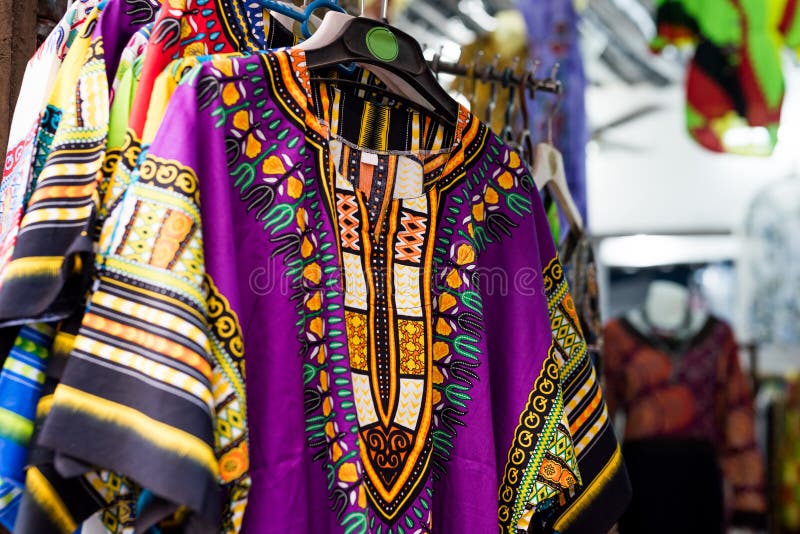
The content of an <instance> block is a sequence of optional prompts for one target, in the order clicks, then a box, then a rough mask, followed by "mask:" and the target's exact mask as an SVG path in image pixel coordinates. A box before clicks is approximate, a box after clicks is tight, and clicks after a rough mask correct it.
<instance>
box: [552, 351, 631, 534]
mask: <svg viewBox="0 0 800 534" xmlns="http://www.w3.org/2000/svg"><path fill="white" fill-rule="evenodd" d="M571 368H572V371H571V372H570V373H569V375H568V376H567V377H566V379H565V381H564V384H565V387H564V402H565V409H566V413H567V418H568V420H569V423H570V433H571V434H572V438H573V443H574V447H575V454H576V456H577V459H578V468H579V470H580V474H581V479H582V484H581V487H580V488H578V492H577V493H576V494H575V495H574V496H573V497H572V498H570V499H567V501H566V503H565V504H564V505H563V506H561V507H560V509H559V511H558V513H557V514H556V516H555V517H554V518H553V521H554V523H553V524H552V525H553V528H554V530H555V531H556V532H560V533H562V534H568V533H581V532H589V531H591V532H594V531H597V532H601V531H602V532H606V531H608V530H609V529H610V528H611V527H612V526H613V525H614V523H616V521H617V520H618V519H619V517H620V516H621V515H622V512H624V511H625V508H626V507H627V505H628V501H629V500H630V496H631V487H630V482H629V480H628V475H627V472H626V470H625V465H624V463H623V462H622V457H621V453H620V448H619V443H618V441H617V438H616V436H615V435H614V430H613V428H612V426H611V419H610V417H609V414H608V408H607V406H606V403H605V400H604V398H603V391H602V388H601V386H600V383H599V380H598V378H597V372H596V370H595V367H594V365H593V364H592V362H591V359H590V357H589V355H588V354H586V353H584V354H583V355H582V356H581V358H580V359H579V361H577V362H575V364H574V365H572V366H571Z"/></svg>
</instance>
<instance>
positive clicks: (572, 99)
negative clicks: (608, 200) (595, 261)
mask: <svg viewBox="0 0 800 534" xmlns="http://www.w3.org/2000/svg"><path fill="white" fill-rule="evenodd" d="M515 4H516V7H517V9H519V10H520V12H521V13H522V15H523V16H524V17H525V23H526V25H527V27H528V55H529V57H531V58H533V59H535V60H536V61H537V62H539V70H540V72H546V73H549V72H550V71H551V70H552V68H553V67H554V66H555V65H556V64H558V65H559V69H558V75H557V78H558V79H559V80H560V81H561V82H562V84H563V88H564V94H563V95H561V96H560V97H556V96H554V95H548V94H542V93H536V97H535V98H530V97H529V95H526V98H528V113H529V115H530V124H531V134H532V135H533V138H534V140H535V141H546V140H547V139H548V133H549V128H550V125H549V124H548V118H549V117H552V142H553V144H554V145H555V146H556V148H558V149H559V151H561V154H562V155H563V156H564V171H565V173H566V176H567V184H568V185H569V190H570V193H571V194H572V198H573V200H574V201H575V205H576V206H577V207H578V211H580V213H581V215H582V216H583V220H584V221H585V220H587V213H586V143H587V141H588V135H589V134H588V131H587V129H586V109H585V102H584V92H585V89H586V76H585V75H584V72H583V59H582V58H581V51H580V46H579V34H578V15H577V13H576V12H575V7H574V5H573V1H572V0H546V1H543V2H542V1H537V2H529V1H518V2H516V3H515Z"/></svg>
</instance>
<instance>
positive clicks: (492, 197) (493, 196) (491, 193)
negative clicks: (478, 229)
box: [483, 187, 500, 204]
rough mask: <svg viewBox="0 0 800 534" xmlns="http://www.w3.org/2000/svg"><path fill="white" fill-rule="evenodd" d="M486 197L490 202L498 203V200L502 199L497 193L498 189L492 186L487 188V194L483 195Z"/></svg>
mask: <svg viewBox="0 0 800 534" xmlns="http://www.w3.org/2000/svg"><path fill="white" fill-rule="evenodd" d="M483 198H485V199H486V202H488V203H489V204H497V201H498V200H500V197H499V196H498V195H497V191H495V190H494V188H492V187H488V188H486V194H485V195H484V196H483Z"/></svg>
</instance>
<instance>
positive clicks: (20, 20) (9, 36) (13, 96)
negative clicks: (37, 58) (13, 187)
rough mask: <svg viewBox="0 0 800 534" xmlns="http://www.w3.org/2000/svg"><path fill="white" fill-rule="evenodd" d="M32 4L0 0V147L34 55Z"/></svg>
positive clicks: (33, 0) (24, 0)
mask: <svg viewBox="0 0 800 534" xmlns="http://www.w3.org/2000/svg"><path fill="white" fill-rule="evenodd" d="M36 4H37V2H36V0H0V147H2V148H3V153H4V154H5V148H6V146H7V145H8V129H9V127H10V126H11V118H12V117H13V115H14V106H15V105H16V103H17V96H18V95H19V87H20V85H21V84H22V76H23V74H24V73H25V66H26V65H27V63H28V59H29V58H30V57H31V55H33V53H34V52H35V51H36V11H37V9H36V7H37V5H36Z"/></svg>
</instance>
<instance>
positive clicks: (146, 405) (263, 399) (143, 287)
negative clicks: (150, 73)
mask: <svg viewBox="0 0 800 534" xmlns="http://www.w3.org/2000/svg"><path fill="white" fill-rule="evenodd" d="M189 78H190V83H188V84H186V85H183V86H181V87H179V88H178V90H177V92H176V94H175V95H174V97H173V99H172V102H171V103H170V106H169V109H168V111H167V114H166V116H165V118H164V124H163V125H162V127H161V129H160V130H159V132H158V134H157V136H156V139H155V140H154V142H153V144H152V146H151V147H150V150H149V152H148V154H147V156H146V158H145V160H144V162H143V163H142V166H141V168H140V169H139V170H138V175H139V177H138V179H137V180H135V181H134V182H133V183H132V184H131V185H130V186H129V187H128V190H127V192H126V194H125V195H124V198H123V201H122V204H121V205H120V208H119V209H118V210H116V212H118V213H119V215H120V219H119V221H118V222H116V223H115V224H114V225H113V226H115V227H116V228H117V231H113V230H112V231H109V232H104V234H103V235H102V237H101V243H100V247H101V250H104V251H107V253H106V256H105V262H104V265H103V269H102V270H101V272H100V273H99V283H98V285H97V290H96V291H95V292H94V293H93V295H92V301H91V305H90V306H91V307H90V308H89V313H88V314H87V315H86V317H84V322H83V326H82V328H81V332H80V334H79V336H78V337H77V339H76V340H75V350H73V353H72V356H71V359H70V362H69V365H68V366H67V369H66V370H65V373H64V376H63V378H62V383H61V384H60V385H59V386H58V388H57V389H56V392H55V394H54V397H53V404H52V408H51V411H50V415H49V417H48V419H47V420H46V422H45V425H44V429H43V432H42V437H41V440H42V442H43V443H45V444H46V445H47V446H49V447H52V448H53V449H55V450H57V451H60V452H62V453H65V454H68V455H70V456H73V457H75V458H79V459H81V460H82V461H84V462H87V463H91V464H97V465H103V466H108V467H110V468H112V469H115V470H118V471H120V472H124V473H126V474H128V475H130V476H131V477H132V478H134V479H136V480H138V481H140V482H142V483H143V484H144V485H145V486H146V487H147V488H149V489H151V490H152V491H153V492H154V493H156V494H158V495H160V496H162V497H165V498H167V499H169V500H171V501H173V502H175V503H180V504H184V505H186V506H187V507H188V508H189V509H190V510H192V511H194V512H196V514H197V519H198V520H202V521H203V522H204V524H206V525H209V528H214V529H218V528H219V527H218V526H216V525H218V521H219V517H220V511H219V508H217V507H216V506H215V504H214V503H217V502H219V497H218V491H219V490H218V482H219V481H220V480H221V481H223V482H226V481H231V480H245V478H246V479H247V480H249V479H250V478H252V488H251V489H250V497H249V500H250V505H249V506H248V508H247V514H246V515H245V517H244V521H245V522H244V529H245V531H247V530H248V529H249V530H252V531H254V532H257V531H260V530H259V529H260V528H261V529H263V526H264V525H270V527H272V528H274V529H275V530H280V531H285V530H287V529H290V530H292V531H301V532H302V531H308V532H312V531H313V532H328V531H330V532H340V531H343V530H347V529H352V530H353V531H361V532H376V531H377V530H378V527H379V525H383V526H382V527H381V530H384V531H385V530H386V528H387V527H388V525H390V524H391V525H396V526H401V527H402V528H403V529H406V528H407V529H409V530H411V529H412V528H421V527H425V528H430V527H431V526H434V528H435V529H436V530H439V529H447V530H449V529H456V530H458V531H459V532H487V531H494V530H496V529H497V524H498V520H499V521H500V524H501V526H502V528H503V530H504V531H507V532H515V529H516V528H517V526H518V525H519V526H520V528H526V527H527V526H528V524H529V522H530V520H531V518H532V517H533V516H534V512H535V511H536V508H537V507H538V506H539V504H541V503H543V502H545V501H547V500H548V499H552V498H557V497H558V496H559V495H560V494H562V493H563V492H565V491H567V490H569V488H570V487H573V486H575V485H576V484H577V483H578V482H579V481H580V479H579V474H578V472H577V466H576V460H575V456H574V453H573V447H572V444H571V441H572V440H571V434H570V431H569V426H570V425H571V424H575V423H573V422H572V421H570V419H569V416H568V414H567V413H566V412H565V410H564V406H563V401H562V388H561V386H560V385H559V384H561V381H562V378H563V377H565V376H569V374H570V372H572V367H573V365H575V366H576V367H578V368H580V367H581V365H584V364H585V362H586V361H587V359H586V352H585V345H584V344H583V342H582V340H581V337H580V328H579V326H578V323H577V318H576V317H575V316H574V307H573V305H572V302H571V299H570V298H569V296H568V293H567V291H566V284H565V282H564V281H563V272H562V270H561V268H560V267H559V266H558V263H557V260H556V259H555V253H554V251H553V247H552V243H551V241H550V239H549V236H548V231H547V224H546V221H545V219H544V216H543V213H542V209H541V205H540V203H539V201H538V200H537V199H536V198H531V194H534V193H531V191H532V190H533V184H532V181H531V180H530V178H529V177H528V176H527V175H526V173H525V171H524V169H523V167H522V166H521V162H520V161H519V158H518V156H517V155H516V153H514V152H511V151H509V150H508V149H507V148H506V147H504V146H503V145H502V143H500V141H499V139H498V138H496V137H495V136H493V135H491V134H489V133H488V131H487V130H486V128H485V127H484V126H483V125H481V124H480V123H479V122H478V121H477V120H475V119H474V118H472V117H471V116H469V114H468V113H467V112H466V111H465V110H463V109H462V111H461V115H460V120H459V124H458V126H457V127H456V128H455V130H451V129H449V128H445V127H441V126H436V125H435V124H433V123H432V122H430V121H429V120H427V119H425V118H424V117H423V116H420V115H419V114H417V113H413V112H410V111H405V110H403V109H395V108H386V107H381V106H376V105H374V104H371V103H368V102H366V101H363V100H361V99H359V98H358V97H355V96H353V95H351V94H349V93H343V92H340V91H335V90H331V89H329V88H326V87H320V88H316V89H315V90H314V91H312V89H311V87H310V84H309V79H308V72H307V70H306V67H305V60H304V55H303V53H302V52H301V51H296V50H285V51H281V52H275V53H272V54H267V55H265V56H251V57H245V58H234V59H219V60H215V61H214V62H213V63H211V64H209V63H205V64H204V65H203V66H202V67H200V68H199V70H196V71H192V73H191V74H190V75H189ZM370 117H374V118H373V119H370ZM450 147H452V149H451V148H450ZM362 154H363V155H364V156H363V157H364V158H365V159H364V162H363V163H362V162H361V158H362ZM373 154H374V156H373ZM375 157H377V161H375V159H374V158H375ZM370 162H373V163H374V165H373V164H371V163H370ZM359 168H360V169H362V170H361V171H360V172H355V171H357V170H358V169H359ZM320 169H322V172H320ZM423 177H424V179H425V182H426V183H425V185H423V183H422V181H421V180H422V179H423ZM534 197H535V194H534ZM212 198H213V199H214V201H213V202H210V201H205V202H204V201H203V199H212ZM157 214H161V215H157ZM114 217H116V215H112V218H111V219H109V221H107V224H106V225H105V226H106V227H107V228H108V227H109V225H110V222H111V221H112V219H113V218H114ZM201 222H202V230H201ZM539 228H544V230H542V231H540V230H539ZM234 235H235V236H237V237H236V238H235V239H231V236H234ZM537 236H539V245H538V246H537V247H531V246H530V240H531V239H536V238H537ZM542 236H545V237H546V238H545V239H544V240H542V239H541V237H542ZM143 238H144V239H146V240H148V241H149V242H150V243H152V246H148V247H144V248H143V247H141V246H139V245H137V243H139V242H140V240H141V239H143ZM486 250H492V254H488V253H486V254H484V251H486ZM365 265H366V267H364V266H365ZM481 269H486V271H485V272H499V271H501V270H505V272H509V273H520V272H522V273H523V274H524V273H525V272H527V271H526V269H528V270H530V276H529V277H526V276H523V275H522V274H519V275H518V276H517V277H516V278H514V281H516V282H517V283H522V284H529V285H531V287H530V288H529V289H530V291H527V290H525V288H520V287H518V286H515V290H514V291H510V292H509V291H502V290H499V289H498V291H494V292H493V291H491V290H487V289H486V288H485V287H482V284H481V283H480V278H479V276H478V274H479V272H480V271H481ZM342 272H343V273H344V279H343V280H341V279H340V273H342ZM507 282H508V283H511V280H507ZM342 283H344V287H342V285H341V284H342ZM542 283H544V284H545V285H544V287H542V286H541V285H539V284H542ZM545 288H547V295H549V299H547V298H546V297H545ZM500 289H502V288H500ZM548 304H549V307H548ZM548 308H549V309H548ZM137 318H145V320H146V323H142V322H141V321H140V320H139V319H137ZM489 322H491V324H489ZM554 325H555V326H557V328H556V329H555V336H554V334H553V328H554ZM140 332H148V334H149V335H142V333H140ZM205 347H208V348H210V353H211V354H212V356H213V358H212V360H211V362H210V363H209V362H207V361H206V360H205V359H203V358H202V357H200V355H202V354H205V351H207V350H209V349H206V348H205ZM521 353H524V354H530V355H531V356H530V357H529V358H525V359H520V358H518V357H517V355H518V354H521ZM245 354H247V355H248V356H247V365H246V367H247V385H248V386H249V397H248V398H247V403H246V405H245V404H244V403H243V402H242V401H243V399H244V398H245V397H244V395H243V383H242V377H243V376H244V372H243V371H244V367H245V362H244V361H243V359H242V358H243V356H244V355H245ZM488 354H492V358H491V360H490V359H488V356H487V355H488ZM251 355H252V356H251ZM287 355H288V356H289V357H288V358H287ZM293 355H297V357H295V356H293ZM489 361H491V362H492V372H491V373H490V372H489V368H488V367H489ZM573 362H574V363H573ZM145 369H147V370H149V371H150V372H148V373H147V377H148V379H149V380H148V381H144V380H142V377H143V375H142V374H141V373H142V371H143V370H145ZM589 369H590V371H591V367H589ZM559 370H561V371H559ZM588 376H591V377H592V378H593V377H594V375H593V372H589V373H587V378H583V379H584V380H587V381H588ZM532 387H533V390H531V388H532ZM588 389H592V388H588ZM593 391H597V390H596V389H594V390H593ZM576 404H580V398H579V399H578V400H577V401H576ZM598 407H599V408H598ZM595 411H599V413H604V412H605V409H604V405H603V403H602V401H600V402H596V403H594V406H593V407H592V410H591V414H593V413H594V412H595ZM571 413H572V414H573V415H576V416H577V413H576V411H574V410H573V412H571ZM214 420H216V421H217V426H218V428H217V429H216V431H217V434H216V435H217V436H218V441H217V440H215V439H214V435H215V429H214V428H212V427H211V422H212V421H214ZM577 424H578V426H580V424H581V422H580V421H578V423H577ZM243 427H247V428H248V429H249V430H250V437H249V447H248V445H247V443H248V442H247V441H245V435H244V434H243V433H242V428H243ZM153 428H158V429H159V432H158V436H157V437H156V436H155V435H153V434H154V433H153V432H152V431H151V429H153ZM588 434H589V433H587V436H585V437H584V439H585V441H586V442H590V441H591V439H592V438H591V436H589V435H588ZM78 435H80V436H82V439H81V440H77V439H75V436H78ZM534 436H541V437H540V438H539V439H533V440H531V438H533V437H534ZM167 438H168V439H167ZM121 447H123V448H124V450H125V451H126V453H127V454H118V451H119V450H120V448H121ZM307 447H310V448H311V450H310V451H308V450H306V449H307ZM360 447H363V450H361V448H360ZM509 454H510V456H509ZM312 456H313V457H316V458H317V459H318V460H320V461H322V462H323V465H325V466H326V467H325V472H326V473H328V477H326V476H325V475H324V474H323V473H320V470H319V466H318V465H315V464H314V462H313V459H312ZM509 458H511V459H512V460H513V461H511V462H509ZM156 466H158V467H156ZM164 466H171V467H170V469H169V470H167V469H165V468H164ZM517 466H519V467H517ZM173 473H180V475H179V476H175V475H174V474H173ZM326 478H327V481H326ZM475 480H487V481H494V482H492V483H491V484H485V485H481V486H480V487H477V488H476V486H475V484H474V481H475ZM242 489H243V488H236V487H235V486H234V488H232V489H231V491H232V493H233V495H229V496H228V498H227V499H226V501H227V502H233V503H236V504H234V505H232V506H230V507H229V508H227V509H223V511H222V520H223V521H225V522H228V521H231V522H232V523H233V524H235V523H236V521H240V520H241V514H242V513H243V512H244V510H243V508H244V506H243V504H242V503H241V502H237V500H236V495H235V494H236V492H238V491H241V490H242ZM498 490H499V491H500V492H499V495H500V497H501V501H500V503H498ZM329 496H330V497H331V498H332V499H333V500H332V501H329ZM276 502H281V503H285V502H289V503H292V505H291V506H280V507H276V506H274V503H276ZM330 502H332V503H333V504H334V506H335V509H334V513H331V512H330V510H329V503H330ZM465 503H471V504H470V505H469V506H467V505H465ZM431 514H432V516H433V519H431ZM226 524H227V523H226ZM212 525H213V526H212ZM445 525H446V526H445Z"/></svg>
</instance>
